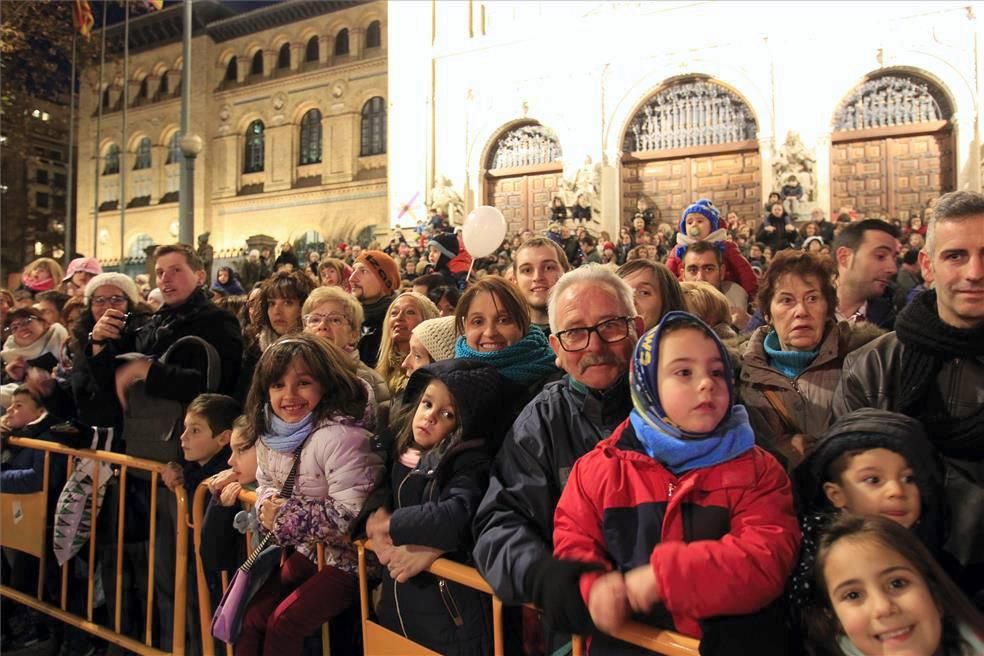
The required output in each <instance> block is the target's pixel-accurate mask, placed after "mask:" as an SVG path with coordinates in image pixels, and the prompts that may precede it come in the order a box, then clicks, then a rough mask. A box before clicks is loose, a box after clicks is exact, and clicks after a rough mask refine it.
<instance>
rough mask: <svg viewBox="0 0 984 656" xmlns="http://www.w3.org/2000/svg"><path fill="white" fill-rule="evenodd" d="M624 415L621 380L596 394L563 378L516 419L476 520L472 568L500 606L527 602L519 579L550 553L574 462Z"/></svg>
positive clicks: (625, 392)
mask: <svg viewBox="0 0 984 656" xmlns="http://www.w3.org/2000/svg"><path fill="white" fill-rule="evenodd" d="M631 409H632V401H631V398H630V396H629V386H628V378H627V377H626V378H625V379H624V380H622V381H621V382H620V383H619V385H617V386H616V387H615V388H613V389H611V390H608V391H607V392H605V393H597V392H594V391H590V390H588V389H587V388H585V387H584V386H583V385H581V384H579V383H577V382H575V381H574V380H573V379H571V378H570V376H569V375H568V376H564V377H563V378H562V379H560V380H559V381H556V382H553V383H549V384H547V385H546V387H544V388H543V391H542V392H540V393H539V394H538V395H537V396H536V397H535V398H534V399H533V400H532V401H531V402H530V403H529V405H527V406H526V408H525V409H524V410H523V411H522V412H521V413H520V414H519V416H518V417H517V418H516V421H515V422H514V423H513V426H512V428H511V429H510V431H509V433H508V434H507V435H506V438H505V441H504V443H503V445H502V448H501V449H500V450H499V453H498V455H497V456H496V459H495V462H494V463H493V465H492V476H491V479H490V481H489V489H488V492H486V494H485V498H484V499H482V503H481V505H479V507H478V514H477V515H476V517H475V533H476V542H475V550H474V556H475V564H476V567H477V568H478V571H479V572H480V573H481V574H482V576H483V577H484V578H485V580H486V581H488V583H489V585H490V586H492V589H493V590H495V593H496V595H498V596H499V597H500V598H501V599H502V600H503V601H504V602H506V603H524V602H528V601H531V595H532V591H531V590H528V589H526V585H525V583H524V579H525V578H526V574H527V572H528V571H529V569H530V566H531V565H532V564H533V563H535V562H537V561H539V560H541V559H543V558H546V557H549V556H551V555H552V554H553V540H552V536H553V516H554V509H555V507H556V506H557V501H558V499H560V493H561V491H562V490H563V488H564V485H565V484H566V483H567V477H568V476H569V475H570V473H571V468H572V467H573V466H574V461H575V460H577V459H578V458H580V457H581V456H583V455H584V454H585V453H587V452H588V451H590V450H591V449H593V448H594V447H595V445H597V444H598V442H599V441H601V440H602V439H604V438H606V437H608V436H609V435H610V434H611V432H612V431H613V430H614V429H615V427H616V426H618V425H619V424H620V423H621V422H622V421H624V420H625V418H626V417H628V416H629V410H631Z"/></svg>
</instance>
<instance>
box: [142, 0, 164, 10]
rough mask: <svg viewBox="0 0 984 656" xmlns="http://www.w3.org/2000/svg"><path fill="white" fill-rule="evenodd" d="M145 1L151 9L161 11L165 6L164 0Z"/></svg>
mask: <svg viewBox="0 0 984 656" xmlns="http://www.w3.org/2000/svg"><path fill="white" fill-rule="evenodd" d="M143 3H144V4H145V5H147V9H151V10H157V11H160V10H161V9H163V8H164V0H143Z"/></svg>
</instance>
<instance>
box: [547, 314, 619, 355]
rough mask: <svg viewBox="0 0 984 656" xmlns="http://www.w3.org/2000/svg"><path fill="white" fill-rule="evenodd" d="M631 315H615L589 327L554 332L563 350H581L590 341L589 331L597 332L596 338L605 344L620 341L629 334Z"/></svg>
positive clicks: (586, 346)
mask: <svg viewBox="0 0 984 656" xmlns="http://www.w3.org/2000/svg"><path fill="white" fill-rule="evenodd" d="M630 321H632V317H615V318H614V319H605V320H604V321H602V322H601V323H598V324H595V325H593V326H591V327H590V328H571V329H570V330H561V331H560V332H558V333H554V335H555V336H556V337H557V340H558V341H559V342H560V346H561V347H562V348H563V349H564V350H565V351H570V352H573V351H583V350H584V349H586V348H588V344H589V343H591V333H597V334H598V338H599V339H600V340H601V341H603V342H605V343H606V344H614V343H615V342H621V341H622V340H623V339H625V338H626V337H628V335H629V322H630Z"/></svg>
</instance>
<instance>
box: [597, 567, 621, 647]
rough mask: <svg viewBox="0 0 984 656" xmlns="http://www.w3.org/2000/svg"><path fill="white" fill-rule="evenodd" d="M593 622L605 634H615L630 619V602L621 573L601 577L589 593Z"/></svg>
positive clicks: (610, 573)
mask: <svg viewBox="0 0 984 656" xmlns="http://www.w3.org/2000/svg"><path fill="white" fill-rule="evenodd" d="M588 612H589V613H591V621H592V622H594V624H595V626H596V627H598V628H599V629H600V630H602V631H604V632H605V633H609V634H611V633H615V632H616V631H618V629H619V628H620V627H621V626H622V625H623V624H625V622H626V620H628V619H629V600H628V595H627V591H626V585H625V579H624V578H623V577H622V573H621V572H608V573H607V574H604V575H602V576H599V577H598V578H597V579H596V580H595V582H594V583H593V584H592V586H591V592H590V593H588Z"/></svg>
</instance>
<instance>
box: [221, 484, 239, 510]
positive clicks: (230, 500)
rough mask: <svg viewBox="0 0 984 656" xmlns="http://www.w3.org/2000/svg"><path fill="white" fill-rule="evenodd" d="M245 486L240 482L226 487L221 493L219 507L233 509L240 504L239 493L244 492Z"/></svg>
mask: <svg viewBox="0 0 984 656" xmlns="http://www.w3.org/2000/svg"><path fill="white" fill-rule="evenodd" d="M242 489H243V486H242V485H240V484H239V483H238V482H236V481H233V482H231V483H229V484H228V485H226V486H225V487H224V488H222V490H221V491H220V492H219V505H222V506H225V507H227V508H231V507H232V506H235V505H238V504H239V493H240V492H241V491H242Z"/></svg>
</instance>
